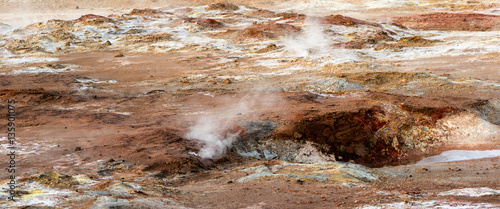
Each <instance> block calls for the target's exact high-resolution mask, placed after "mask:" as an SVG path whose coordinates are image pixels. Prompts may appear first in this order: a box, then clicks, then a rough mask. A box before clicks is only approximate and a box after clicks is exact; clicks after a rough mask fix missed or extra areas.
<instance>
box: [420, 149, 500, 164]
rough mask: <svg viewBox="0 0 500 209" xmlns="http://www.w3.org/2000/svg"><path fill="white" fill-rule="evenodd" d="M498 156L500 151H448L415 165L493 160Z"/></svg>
mask: <svg viewBox="0 0 500 209" xmlns="http://www.w3.org/2000/svg"><path fill="white" fill-rule="evenodd" d="M499 156H500V150H484V151H478V150H450V151H446V152H443V153H441V154H439V155H436V156H432V157H428V158H425V159H423V160H421V161H418V162H417V164H425V163H442V162H454V161H463V160H476V159H483V158H493V157H499Z"/></svg>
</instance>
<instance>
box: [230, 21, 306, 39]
mask: <svg viewBox="0 0 500 209" xmlns="http://www.w3.org/2000/svg"><path fill="white" fill-rule="evenodd" d="M300 30H301V29H300V28H299V27H297V26H293V25H290V24H285V23H276V22H267V23H259V24H255V25H252V26H250V27H248V28H245V29H243V30H239V31H236V32H235V33H233V34H231V36H232V37H233V38H232V39H233V40H235V41H246V40H248V39H261V40H262V39H264V40H266V39H276V38H279V37H281V36H284V35H287V34H294V33H298V32H300Z"/></svg>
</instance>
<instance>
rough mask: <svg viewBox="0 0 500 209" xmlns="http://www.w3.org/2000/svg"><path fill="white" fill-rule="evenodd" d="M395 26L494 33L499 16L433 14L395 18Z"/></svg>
mask: <svg viewBox="0 0 500 209" xmlns="http://www.w3.org/2000/svg"><path fill="white" fill-rule="evenodd" d="M392 22H393V23H395V24H399V25H403V26H405V27H408V28H412V29H418V30H456V31H494V30H499V29H500V16H498V15H486V14H474V13H433V14H422V15H414V16H410V17H396V18H394V19H393V21H392Z"/></svg>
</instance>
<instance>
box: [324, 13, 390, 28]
mask: <svg viewBox="0 0 500 209" xmlns="http://www.w3.org/2000/svg"><path fill="white" fill-rule="evenodd" d="M322 22H323V23H324V24H331V25H344V26H349V27H354V26H357V25H370V26H374V27H380V25H379V24H377V23H371V22H367V21H364V20H359V19H355V18H352V17H347V16H343V15H330V16H326V17H324V18H323V19H322Z"/></svg>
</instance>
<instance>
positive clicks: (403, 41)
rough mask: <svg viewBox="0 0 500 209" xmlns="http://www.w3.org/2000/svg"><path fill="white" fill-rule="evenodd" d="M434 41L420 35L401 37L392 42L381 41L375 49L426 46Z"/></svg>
mask: <svg viewBox="0 0 500 209" xmlns="http://www.w3.org/2000/svg"><path fill="white" fill-rule="evenodd" d="M434 43H435V41H431V40H427V39H424V38H422V37H420V36H412V37H403V38H400V39H399V40H398V41H396V42H394V43H381V44H379V45H377V46H376V47H375V50H382V49H401V48H405V47H427V46H432V45H434Z"/></svg>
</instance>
